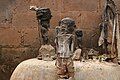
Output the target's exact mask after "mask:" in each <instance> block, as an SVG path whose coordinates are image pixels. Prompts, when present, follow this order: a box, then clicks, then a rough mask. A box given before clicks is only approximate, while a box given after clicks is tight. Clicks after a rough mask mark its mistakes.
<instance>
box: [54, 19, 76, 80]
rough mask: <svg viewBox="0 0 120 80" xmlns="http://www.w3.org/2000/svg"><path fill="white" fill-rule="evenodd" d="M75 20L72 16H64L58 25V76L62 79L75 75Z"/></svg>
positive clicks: (56, 41)
mask: <svg viewBox="0 0 120 80" xmlns="http://www.w3.org/2000/svg"><path fill="white" fill-rule="evenodd" d="M74 28H75V22H74V20H72V19H71V18H64V19H62V20H61V21H60V22H59V26H57V27H56V33H57V36H56V40H55V43H56V50H57V51H56V53H57V60H56V66H57V68H58V72H57V73H58V76H59V78H61V79H69V78H70V77H73V75H74V67H73V60H72V56H73V51H74V35H73V34H72V33H73V31H74Z"/></svg>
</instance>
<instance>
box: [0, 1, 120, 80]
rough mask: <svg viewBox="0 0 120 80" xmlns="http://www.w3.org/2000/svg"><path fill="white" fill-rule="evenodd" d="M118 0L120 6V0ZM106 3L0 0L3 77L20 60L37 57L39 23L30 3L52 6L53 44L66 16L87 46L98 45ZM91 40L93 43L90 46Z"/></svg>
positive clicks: (51, 33) (0, 49) (0, 63)
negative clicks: (69, 18) (80, 32)
mask: <svg viewBox="0 0 120 80" xmlns="http://www.w3.org/2000/svg"><path fill="white" fill-rule="evenodd" d="M115 1H116V3H117V4H118V8H120V4H119V3H120V1H119V0H115ZM104 3H105V0H0V59H1V60H0V67H1V69H0V78H1V80H7V79H8V80H9V76H10V75H11V73H12V71H13V70H14V68H15V67H16V66H17V65H18V63H20V62H21V61H23V60H25V59H28V58H32V57H36V56H37V53H38V49H39V47H40V42H39V36H38V23H37V20H36V15H35V12H33V11H30V10H29V6H30V5H37V6H40V7H49V8H50V9H51V11H52V15H53V17H52V20H51V30H50V43H51V44H53V42H54V37H55V35H54V31H55V26H57V25H58V21H59V20H61V19H62V18H64V17H71V18H73V19H74V20H75V21H76V25H77V27H78V28H79V29H81V30H83V32H84V38H83V45H84V47H91V46H93V47H97V40H98V35H99V34H98V32H99V27H98V25H99V23H100V21H101V14H102V10H103V6H104ZM95 33H97V35H96V36H95V37H93V38H92V39H91V35H93V34H95ZM91 42H92V43H93V45H90V43H91ZM6 75H7V77H6ZM6 78H7V79H6Z"/></svg>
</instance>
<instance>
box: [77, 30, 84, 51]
mask: <svg viewBox="0 0 120 80" xmlns="http://www.w3.org/2000/svg"><path fill="white" fill-rule="evenodd" d="M75 35H76V38H77V48H80V49H81V48H82V37H83V32H82V30H79V29H78V30H76V31H75Z"/></svg>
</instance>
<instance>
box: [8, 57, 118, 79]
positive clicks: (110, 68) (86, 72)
mask: <svg viewBox="0 0 120 80" xmlns="http://www.w3.org/2000/svg"><path fill="white" fill-rule="evenodd" d="M74 66H75V80H120V66H119V65H116V64H113V63H107V62H98V61H88V62H79V61H76V62H74ZM10 80H58V79H57V74H56V67H55V61H42V60H37V59H30V60H26V61H23V62H22V63H21V64H19V65H18V66H17V68H16V69H15V71H14V72H13V74H12V76H11V79H10Z"/></svg>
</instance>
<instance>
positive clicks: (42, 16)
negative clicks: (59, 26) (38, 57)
mask: <svg viewBox="0 0 120 80" xmlns="http://www.w3.org/2000/svg"><path fill="white" fill-rule="evenodd" d="M30 10H34V11H36V16H37V20H38V24H39V26H40V29H41V30H40V31H41V35H42V39H43V40H42V44H44V45H45V44H48V31H49V28H50V19H51V17H52V15H51V11H50V9H49V8H39V7H36V6H30Z"/></svg>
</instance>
